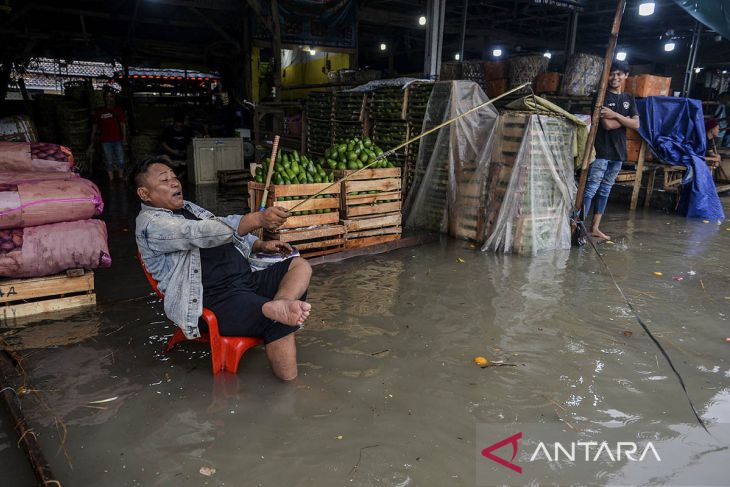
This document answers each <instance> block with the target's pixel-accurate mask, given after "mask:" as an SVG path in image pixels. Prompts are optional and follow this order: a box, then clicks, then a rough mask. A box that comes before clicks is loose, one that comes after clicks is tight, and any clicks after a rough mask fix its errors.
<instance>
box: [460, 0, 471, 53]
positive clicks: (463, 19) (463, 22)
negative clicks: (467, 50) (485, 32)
mask: <svg viewBox="0 0 730 487" xmlns="http://www.w3.org/2000/svg"><path fill="white" fill-rule="evenodd" d="M467 10H469V0H464V8H463V10H462V11H461V42H460V43H459V61H463V60H464V41H465V39H466V13H467Z"/></svg>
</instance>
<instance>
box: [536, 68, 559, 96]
mask: <svg viewBox="0 0 730 487" xmlns="http://www.w3.org/2000/svg"><path fill="white" fill-rule="evenodd" d="M560 76H561V75H560V73H554V72H549V73H541V74H539V75H538V76H537V81H536V83H535V92H536V93H557V92H558V90H559V89H560Z"/></svg>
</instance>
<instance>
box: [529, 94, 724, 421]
mask: <svg viewBox="0 0 730 487" xmlns="http://www.w3.org/2000/svg"><path fill="white" fill-rule="evenodd" d="M530 91H531V92H532V88H530ZM532 98H533V102H534V103H535V107H534V110H535V112H536V115H537V121H538V124H539V125H540V130H541V131H542V133H543V137H544V138H545V140H547V134H546V133H545V128H544V127H543V125H542V120H540V114H539V113H537V112H538V110H537V106H538V105H537V100H536V99H535V93H532ZM548 149H549V150H550V153H551V155H552V156H553V159H555V155H554V154H552V151H553V149H552V147H550V145H549V144H548ZM556 160H557V159H556ZM569 207H570V208H572V213H571V220H573V222H574V223H575V225H576V226H577V228H578V235H580V236H581V237H579V238H583V239H584V242H585V241H587V242H588V243H590V245H591V247H592V248H593V250H594V251H595V252H596V255H597V256H598V260H599V261H601V264H603V267H604V268H605V269H606V272H608V275H609V277H610V278H611V281H612V282H613V285H614V286H615V287H616V290H618V292H619V294H620V295H621V297H622V298H623V300H624V302H625V303H626V306H628V308H629V310H631V313H632V314H633V315H634V318H636V321H637V322H638V323H639V325H641V327H642V328H643V329H644V332H646V334H647V335H648V336H649V338H651V341H652V342H654V345H656V346H657V348H658V349H659V351H660V352H661V354H662V356H663V357H664V359H665V360H666V361H667V363H668V364H669V367H670V368H671V369H672V372H674V375H675V376H676V377H677V380H678V381H679V385H680V386H682V391H684V396H685V397H686V398H687V402H688V403H689V407H690V408H691V409H692V413H693V414H694V416H695V418H697V421H698V422H699V423H700V426H702V429H704V430H705V431H706V432H707V433H708V434H710V435H711V433H710V431H709V430H708V429H707V426H706V425H705V422H704V421H703V420H702V418H701V417H700V415H699V413H698V412H697V409H696V408H695V405H694V403H693V402H692V398H691V397H690V396H689V392H687V387H686V386H685V384H684V379H682V375H681V374H680V373H679V371H678V370H677V368H676V367H675V366H674V362H672V359H671V358H670V357H669V354H668V353H667V351H666V350H665V349H664V347H663V346H662V344H661V343H659V340H657V339H656V337H655V336H654V334H653V333H652V332H651V330H649V327H648V326H647V325H646V323H644V320H642V319H641V316H640V315H639V312H638V311H637V310H636V308H634V305H633V304H631V301H629V298H628V297H626V294H624V291H623V289H621V286H619V285H618V282H616V278H615V277H614V276H613V272H611V268H610V267H608V264H607V263H606V261H605V260H604V259H603V256H602V255H601V253H600V252H599V251H598V247H596V244H595V242H594V241H593V239H592V238H591V237H590V236H589V235H588V231H587V230H586V228H585V223H584V222H583V220H582V219H580V218H579V217H578V216H579V215H580V210H578V209H576V208H575V207H574V206H573V204H572V202H570V203H569ZM585 216H586V215H583V217H584V218H585Z"/></svg>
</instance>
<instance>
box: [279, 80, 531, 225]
mask: <svg viewBox="0 0 730 487" xmlns="http://www.w3.org/2000/svg"><path fill="white" fill-rule="evenodd" d="M527 86H530V83H524V84H521V85H520V86H518V87H516V88H512V89H511V90H509V91H507V92H505V93H502V94H501V95H499V96H497V97H495V98H492V99H491V100H488V101H485V102H484V103H482V104H479V105H477V106H475V107H474V108H472V109H470V110H467V111H466V112H464V113H462V114H461V115H457V116H456V117H454V118H451V119H449V120H447V121H445V122H443V123H441V124H439V125H436V126H435V127H433V128H430V129H428V130H426V131H425V132H423V133H421V134H419V135H416V136H415V137H413V138H412V139H409V140H406V141H405V142H403V143H402V144H400V145H399V146H397V147H394V148H392V149H390V150H388V151H385V152H383V153H382V154H380V155H379V156H377V157H376V158H375V160H373V161H372V162H371V163H369V164H367V165H365V166H363V167H361V168H360V169H358V170H357V171H355V172H353V173H351V174H348V175H347V176H345V177H344V178H342V179H339V180H337V181H335V182H334V183H330V184H329V185H327V186H326V187H325V188H323V189H321V190H320V191H318V192H316V193H315V194H313V195H311V196H308V197H307V198H306V199H304V200H302V201H301V202H299V203H297V204H296V205H294V206H292V207H291V208H289V210H287V211H289V212H292V211H294V210H295V209H297V208H299V207H300V206H302V205H303V204H304V203H306V202H308V201H309V200H311V199H314V198H316V197H317V196H319V195H320V194H322V193H324V192H325V191H327V190H328V189H330V188H332V187H333V186H337V185H338V184H341V183H343V182H345V181H347V180H348V179H350V178H352V177H353V176H355V175H356V174H359V173H361V172H362V171H364V170H366V169H368V168H369V167H370V166H372V165H373V164H376V163H378V162H380V161H382V160H383V159H385V158H387V157H390V156H392V155H393V154H395V152H396V151H399V150H401V149H402V148H404V147H406V146H407V145H410V144H412V143H414V142H416V141H417V140H420V139H422V138H423V137H425V136H427V135H429V134H432V133H434V132H436V131H437V130H440V129H442V128H444V127H446V126H447V125H451V124H452V123H454V122H456V121H457V120H459V119H461V118H464V117H466V116H467V115H470V114H472V113H474V112H476V111H478V110H481V109H482V108H484V107H486V106H488V105H491V104H492V103H494V102H495V101H497V100H499V99H501V98H504V97H505V96H507V95H511V94H512V93H514V92H516V91H519V90H521V89H523V88H525V87H527Z"/></svg>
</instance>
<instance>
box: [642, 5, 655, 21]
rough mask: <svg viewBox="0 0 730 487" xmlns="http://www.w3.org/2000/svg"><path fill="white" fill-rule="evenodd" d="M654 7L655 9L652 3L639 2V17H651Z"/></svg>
mask: <svg viewBox="0 0 730 487" xmlns="http://www.w3.org/2000/svg"><path fill="white" fill-rule="evenodd" d="M654 7H656V4H655V3H654V2H641V5H639V15H641V16H642V17H647V16H649V15H652V14H653V13H654Z"/></svg>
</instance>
